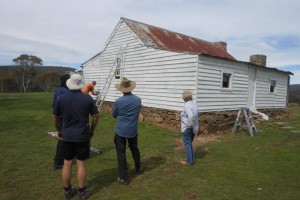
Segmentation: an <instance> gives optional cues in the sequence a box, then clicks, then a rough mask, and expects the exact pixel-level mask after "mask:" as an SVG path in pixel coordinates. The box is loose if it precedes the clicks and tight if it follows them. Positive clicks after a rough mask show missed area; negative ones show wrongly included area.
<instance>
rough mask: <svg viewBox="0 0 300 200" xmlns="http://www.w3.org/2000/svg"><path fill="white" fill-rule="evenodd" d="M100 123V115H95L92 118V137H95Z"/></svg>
mask: <svg viewBox="0 0 300 200" xmlns="http://www.w3.org/2000/svg"><path fill="white" fill-rule="evenodd" d="M98 121H99V115H94V116H93V117H92V125H91V137H93V135H94V132H95V129H96V127H97V124H98Z"/></svg>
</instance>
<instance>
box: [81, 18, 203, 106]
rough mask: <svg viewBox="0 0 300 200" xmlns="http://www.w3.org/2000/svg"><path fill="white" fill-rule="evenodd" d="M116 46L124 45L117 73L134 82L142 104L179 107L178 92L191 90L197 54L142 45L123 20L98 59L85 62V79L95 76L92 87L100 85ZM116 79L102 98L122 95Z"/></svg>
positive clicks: (105, 76)
mask: <svg viewBox="0 0 300 200" xmlns="http://www.w3.org/2000/svg"><path fill="white" fill-rule="evenodd" d="M120 46H123V47H125V46H126V49H125V52H124V54H123V63H124V64H123V66H122V70H121V76H123V77H127V78H128V79H131V80H134V81H136V83H137V86H136V89H135V90H134V91H133V93H134V94H136V95H138V96H140V97H141V98H142V104H143V106H147V107H155V108H162V109H170V110H181V109H182V106H183V100H182V96H181V94H182V91H183V90H186V89H189V90H192V91H193V92H194V93H195V89H196V84H195V83H196V75H197V74H196V71H197V57H198V56H197V55H190V54H185V53H176V52H169V51H163V50H160V49H154V48H150V47H146V46H145V45H144V44H143V43H141V42H140V41H139V40H138V39H137V37H136V36H135V35H134V33H133V32H131V30H130V29H129V28H128V27H127V25H126V24H124V23H121V24H120V26H119V27H117V28H116V29H115V32H114V33H113V34H112V35H111V38H110V41H109V42H108V43H107V46H106V47H105V49H104V50H103V51H102V53H101V56H100V57H99V59H98V58H97V59H95V61H94V62H88V63H86V64H85V66H84V73H85V74H84V75H85V77H86V80H92V79H96V78H98V79H96V80H97V85H96V86H98V87H100V88H101V87H102V86H103V85H104V83H105V80H106V78H107V76H108V74H109V71H110V69H111V67H112V64H113V62H114V59H115V57H116V54H117V52H118V50H119V48H120ZM119 82H120V79H113V81H112V83H111V86H110V89H109V91H108V92H107V95H106V98H105V100H106V101H113V102H114V101H115V100H116V99H117V98H118V97H120V96H122V93H120V92H119V91H117V90H116V89H115V87H114V85H115V84H116V83H119Z"/></svg>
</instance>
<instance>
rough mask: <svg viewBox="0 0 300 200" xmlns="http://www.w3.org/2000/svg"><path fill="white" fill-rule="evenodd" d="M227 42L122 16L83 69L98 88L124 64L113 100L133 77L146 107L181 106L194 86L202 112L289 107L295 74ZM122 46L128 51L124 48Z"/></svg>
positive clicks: (172, 108) (110, 93)
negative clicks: (232, 50) (233, 50)
mask: <svg viewBox="0 0 300 200" xmlns="http://www.w3.org/2000/svg"><path fill="white" fill-rule="evenodd" d="M226 47H227V44H226V43H225V42H208V41H204V40H201V39H197V38H193V37H190V36H186V35H183V34H180V33H175V32H172V31H169V30H165V29H162V28H158V27H155V26H152V25H148V24H144V23H140V22H137V21H133V20H129V19H125V18H121V19H120V21H119V23H118V24H117V26H116V28H115V29H114V30H113V32H112V33H111V35H110V37H109V38H108V40H107V42H106V44H105V46H104V48H103V50H102V51H101V52H100V53H98V54H97V55H95V56H94V57H92V58H91V59H89V60H88V61H86V62H85V63H83V64H82V69H83V74H84V79H85V81H86V82H90V81H93V80H95V81H97V85H96V89H98V90H101V87H103V85H104V83H105V81H106V78H107V77H108V75H109V72H110V70H111V68H112V67H113V66H114V65H118V66H117V70H116V74H115V77H114V78H113V79H112V82H111V87H110V88H109V90H108V92H107V94H106V98H105V101H107V102H114V101H115V100H116V99H117V98H118V97H120V96H121V95H122V94H121V93H120V92H119V91H117V90H116V89H115V87H114V85H115V84H116V83H119V82H120V79H121V78H122V77H127V78H128V79H131V80H134V81H136V83H137V86H136V89H135V90H134V91H133V93H134V94H136V95H138V96H140V97H141V98H142V104H143V106H144V107H145V108H155V109H162V110H168V111H174V112H178V111H181V109H182V107H183V100H182V96H181V95H182V91H183V90H191V91H192V93H193V97H194V100H195V101H196V102H197V105H198V107H199V111H200V112H215V111H232V110H235V111H236V110H238V109H240V108H241V107H253V108H256V109H266V108H285V107H286V105H287V92H288V85H289V75H292V73H291V72H285V71H281V70H277V69H275V68H268V67H266V57H265V56H263V55H253V56H251V57H250V62H241V61H237V60H236V59H235V58H234V57H233V56H232V55H230V54H229V53H228V52H227V50H226ZM120 49H121V50H122V51H123V53H118V52H119V50H120ZM116 60H117V62H116ZM117 63H119V64H117ZM176 118H177V117H176ZM177 120H178V118H177ZM158 121H160V122H161V121H163V120H158ZM169 122H170V120H169V121H168V123H169Z"/></svg>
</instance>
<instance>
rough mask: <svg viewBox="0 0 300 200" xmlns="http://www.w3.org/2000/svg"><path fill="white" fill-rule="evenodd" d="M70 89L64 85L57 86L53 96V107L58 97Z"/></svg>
mask: <svg viewBox="0 0 300 200" xmlns="http://www.w3.org/2000/svg"><path fill="white" fill-rule="evenodd" d="M68 91H69V90H68V88H66V87H64V86H60V87H58V88H56V90H55V93H54V97H53V102H52V108H54V107H55V104H56V102H57V99H58V97H59V96H60V95H62V94H64V93H66V92H68Z"/></svg>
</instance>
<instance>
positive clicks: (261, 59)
mask: <svg viewBox="0 0 300 200" xmlns="http://www.w3.org/2000/svg"><path fill="white" fill-rule="evenodd" d="M250 63H252V64H255V65H259V66H263V67H266V65H267V56H265V55H262V54H256V55H252V56H250Z"/></svg>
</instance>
